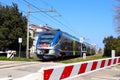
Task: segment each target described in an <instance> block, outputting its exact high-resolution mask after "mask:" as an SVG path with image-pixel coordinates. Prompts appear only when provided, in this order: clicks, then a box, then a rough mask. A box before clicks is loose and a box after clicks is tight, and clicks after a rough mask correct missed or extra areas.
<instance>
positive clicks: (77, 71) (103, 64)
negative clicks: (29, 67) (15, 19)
mask: <svg viewBox="0 0 120 80" xmlns="http://www.w3.org/2000/svg"><path fill="white" fill-rule="evenodd" d="M117 64H120V57H114V58H106V59H99V60H92V61H86V62H79V63H73V64H66V65H61V66H55V67H50V68H43V69H42V71H43V80H63V79H70V78H74V77H77V76H80V75H83V74H87V73H91V72H93V71H97V70H100V69H103V68H107V67H110V66H113V65H117Z"/></svg>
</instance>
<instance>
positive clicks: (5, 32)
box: [0, 3, 32, 51]
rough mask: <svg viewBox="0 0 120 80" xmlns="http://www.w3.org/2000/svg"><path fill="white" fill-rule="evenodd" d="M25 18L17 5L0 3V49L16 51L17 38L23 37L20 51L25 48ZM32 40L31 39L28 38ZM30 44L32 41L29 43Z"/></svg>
mask: <svg viewBox="0 0 120 80" xmlns="http://www.w3.org/2000/svg"><path fill="white" fill-rule="evenodd" d="M26 26H27V18H26V17H25V16H23V15H22V13H21V12H19V10H18V6H17V5H16V4H14V3H13V5H12V6H2V5H1V4H0V49H11V50H16V51H18V49H19V47H18V45H19V44H18V38H19V37H21V38H22V39H23V42H22V51H25V50H26V36H27V27H26ZM30 42H32V39H30ZM31 44H32V43H31Z"/></svg>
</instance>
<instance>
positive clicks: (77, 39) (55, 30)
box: [40, 29, 90, 45]
mask: <svg viewBox="0 0 120 80" xmlns="http://www.w3.org/2000/svg"><path fill="white" fill-rule="evenodd" d="M58 31H60V32H62V33H64V34H66V35H67V36H69V37H70V38H71V39H75V40H76V41H78V42H80V39H79V38H76V37H75V36H72V35H70V34H69V33H67V32H64V31H61V30H60V29H52V30H47V31H43V32H40V33H46V32H52V33H53V32H58ZM83 43H84V44H86V45H90V44H89V43H87V42H83Z"/></svg>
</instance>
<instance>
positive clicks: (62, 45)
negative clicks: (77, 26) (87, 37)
mask: <svg viewBox="0 0 120 80" xmlns="http://www.w3.org/2000/svg"><path fill="white" fill-rule="evenodd" d="M83 53H86V54H87V55H93V54H95V48H93V47H91V46H90V44H89V43H87V42H83V43H80V40H79V39H78V38H76V37H74V36H72V35H70V34H68V33H66V32H63V31H61V30H59V29H58V30H48V31H43V32H40V33H39V35H38V39H37V43H36V54H37V56H38V57H39V58H41V59H46V60H48V59H55V58H60V57H72V56H83Z"/></svg>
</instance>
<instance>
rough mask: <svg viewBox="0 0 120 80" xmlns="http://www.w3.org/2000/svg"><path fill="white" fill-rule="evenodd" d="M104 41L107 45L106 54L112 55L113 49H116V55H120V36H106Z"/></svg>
mask: <svg viewBox="0 0 120 80" xmlns="http://www.w3.org/2000/svg"><path fill="white" fill-rule="evenodd" d="M103 43H104V45H105V48H104V56H111V50H115V51H116V54H115V55H116V56H120V37H117V38H114V37H113V36H109V37H107V38H104V40H103Z"/></svg>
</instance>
